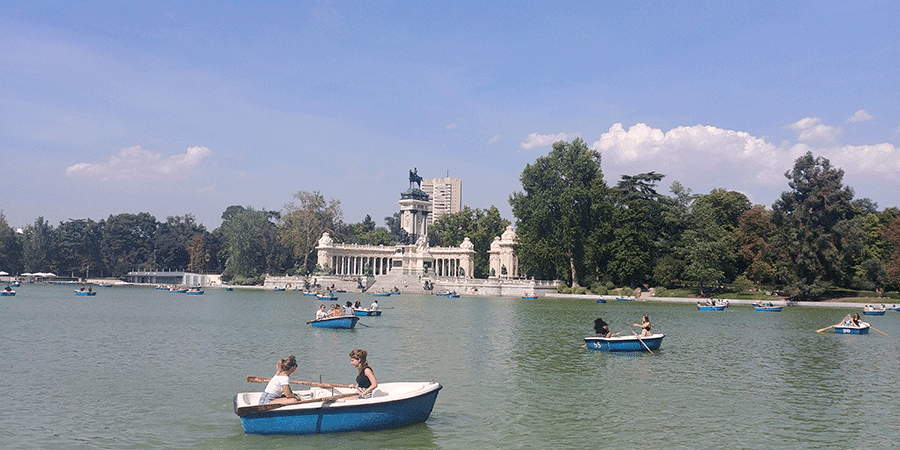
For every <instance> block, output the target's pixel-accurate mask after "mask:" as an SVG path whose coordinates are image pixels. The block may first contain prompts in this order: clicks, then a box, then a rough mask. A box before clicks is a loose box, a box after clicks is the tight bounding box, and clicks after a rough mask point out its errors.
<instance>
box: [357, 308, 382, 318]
mask: <svg viewBox="0 0 900 450" xmlns="http://www.w3.org/2000/svg"><path fill="white" fill-rule="evenodd" d="M353 312H354V313H356V315H357V316H360V317H364V316H380V315H381V310H380V309H375V310H366V309H357V310H354V311H353Z"/></svg>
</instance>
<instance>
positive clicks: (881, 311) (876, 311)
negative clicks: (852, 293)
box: [863, 309, 887, 316]
mask: <svg viewBox="0 0 900 450" xmlns="http://www.w3.org/2000/svg"><path fill="white" fill-rule="evenodd" d="M885 311H887V310H885V309H870V310H868V311H866V310H863V314H865V315H867V316H883V315H884V312H885Z"/></svg>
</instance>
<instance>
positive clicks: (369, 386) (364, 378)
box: [350, 348, 378, 398]
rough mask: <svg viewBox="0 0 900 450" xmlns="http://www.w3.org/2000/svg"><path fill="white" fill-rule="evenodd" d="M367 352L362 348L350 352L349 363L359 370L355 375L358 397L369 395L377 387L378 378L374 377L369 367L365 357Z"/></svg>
mask: <svg viewBox="0 0 900 450" xmlns="http://www.w3.org/2000/svg"><path fill="white" fill-rule="evenodd" d="M368 356H369V353H368V352H366V351H365V350H363V349H359V348H357V349H353V351H351V352H350V364H352V365H353V367H356V369H357V370H358V371H359V373H357V375H356V388H357V389H358V390H359V397H360V398H366V397H371V396H372V392H373V391H374V390H375V388H377V387H378V380H376V379H375V372H373V371H372V368H371V367H369V363H368V362H367V361H366V358H367V357H368Z"/></svg>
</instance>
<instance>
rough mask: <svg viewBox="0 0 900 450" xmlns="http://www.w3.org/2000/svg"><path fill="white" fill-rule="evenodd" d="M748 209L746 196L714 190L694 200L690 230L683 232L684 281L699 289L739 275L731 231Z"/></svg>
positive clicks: (735, 243)
mask: <svg viewBox="0 0 900 450" xmlns="http://www.w3.org/2000/svg"><path fill="white" fill-rule="evenodd" d="M749 209H750V200H749V199H748V198H747V196H746V195H744V194H742V193H740V192H735V191H726V190H724V189H713V190H712V191H711V192H710V193H709V194H707V195H703V196H700V197H699V198H697V200H696V201H694V203H693V206H692V210H691V214H690V218H691V220H690V223H691V225H690V227H689V228H688V229H687V230H686V231H685V233H684V239H683V241H684V247H683V251H682V256H683V260H684V261H685V268H684V278H685V279H686V280H688V281H690V282H692V283H693V285H694V286H696V287H697V288H698V289H699V290H701V291H702V290H703V289H704V288H706V287H708V286H711V285H713V284H716V283H722V282H724V281H731V280H734V278H735V276H736V275H737V274H738V273H739V269H738V267H737V262H738V245H737V241H736V239H735V234H734V230H735V229H736V228H737V226H738V220H739V218H740V217H741V215H742V214H743V213H744V212H746V211H747V210H749Z"/></svg>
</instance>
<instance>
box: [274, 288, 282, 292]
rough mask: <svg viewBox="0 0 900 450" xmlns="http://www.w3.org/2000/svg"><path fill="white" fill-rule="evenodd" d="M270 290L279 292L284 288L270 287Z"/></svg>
mask: <svg viewBox="0 0 900 450" xmlns="http://www.w3.org/2000/svg"><path fill="white" fill-rule="evenodd" d="M272 290H273V291H276V292H281V291H283V290H284V288H283V287H275V288H272Z"/></svg>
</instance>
